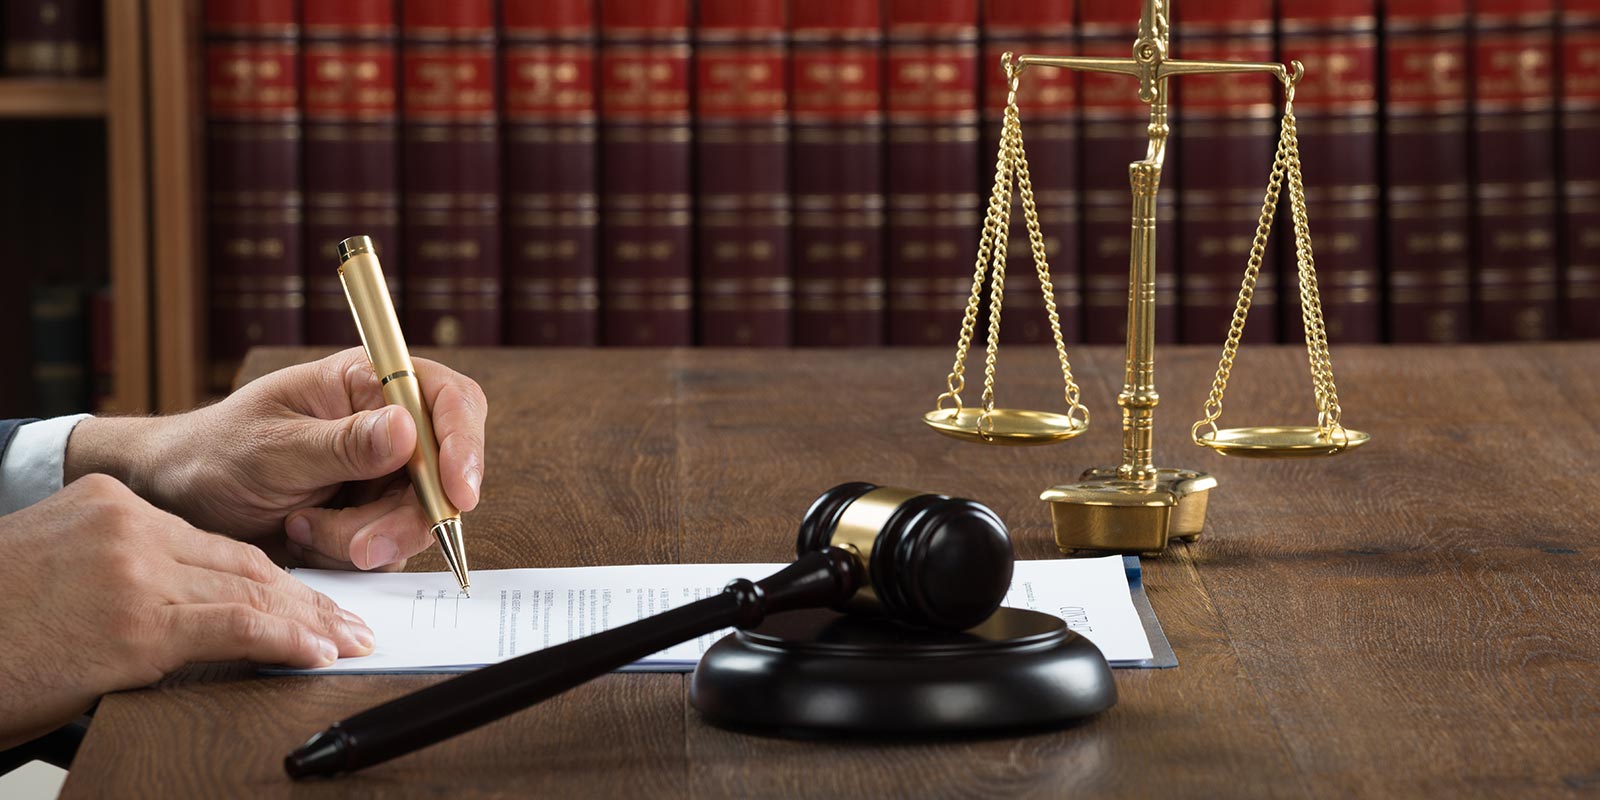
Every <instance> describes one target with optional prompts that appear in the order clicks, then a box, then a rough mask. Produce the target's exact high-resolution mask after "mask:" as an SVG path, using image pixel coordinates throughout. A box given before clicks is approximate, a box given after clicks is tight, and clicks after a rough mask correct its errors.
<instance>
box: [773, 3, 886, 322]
mask: <svg viewBox="0 0 1600 800" xmlns="http://www.w3.org/2000/svg"><path fill="white" fill-rule="evenodd" d="M790 13H791V14H792V17H791V19H790V27H791V30H792V31H793V39H794V43H793V50H792V53H793V55H792V59H793V72H794V75H793V81H794V83H793V86H794V89H793V98H792V106H793V109H794V112H793V114H794V123H793V131H794V146H793V149H792V150H791V157H792V158H793V167H792V169H791V170H790V174H791V176H792V180H793V186H792V189H793V197H794V208H795V218H794V246H793V250H792V252H793V258H794V273H795V312H794V316H795V325H794V328H795V333H794V336H795V344H798V345H802V346H846V345H848V346H873V345H881V344H883V334H884V327H883V325H884V313H883V312H884V281H883V233H884V205H883V202H884V197H883V119H884V97H883V90H882V84H881V79H882V75H883V70H882V69H881V67H882V64H881V60H882V54H881V52H880V48H881V47H882V45H883V20H882V13H881V10H880V8H879V6H878V4H877V3H862V2H857V1H856V0H808V1H807V2H802V3H795V4H793V5H792V6H791V11H790Z"/></svg>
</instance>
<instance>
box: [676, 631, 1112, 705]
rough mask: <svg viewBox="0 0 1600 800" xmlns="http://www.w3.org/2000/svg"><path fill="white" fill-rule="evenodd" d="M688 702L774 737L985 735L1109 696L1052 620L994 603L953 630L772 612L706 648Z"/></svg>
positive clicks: (1079, 644)
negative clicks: (976, 620) (973, 622)
mask: <svg viewBox="0 0 1600 800" xmlns="http://www.w3.org/2000/svg"><path fill="white" fill-rule="evenodd" d="M689 700H690V702H692V703H693V704H694V707H695V708H696V709H698V710H699V711H700V713H701V714H703V715H704V716H705V718H706V719H707V720H709V721H710V722H712V723H714V724H717V725H722V726H726V727H731V728H735V729H740V730H754V731H758V732H763V733H769V734H775V735H780V736H809V737H815V736H830V735H859V734H877V735H882V734H891V735H904V736H925V735H961V734H978V735H994V734H1005V733H1014V732H1021V731H1028V730H1039V729H1044V728H1051V727H1060V726H1063V725H1066V724H1069V723H1071V722H1074V721H1076V720H1079V719H1082V718H1084V717H1087V716H1089V715H1091V714H1095V713H1098V712H1100V711H1104V710H1106V709H1107V708H1110V707H1111V706H1112V705H1113V704H1115V703H1116V702H1117V687H1116V684H1115V683H1114V682H1113V681H1112V678H1111V668H1110V667H1109V666H1108V665H1107V664H1106V660H1105V657H1104V656H1102V655H1101V654H1100V651H1099V650H1098V649H1097V648H1096V647H1095V646H1094V644H1093V643H1091V642H1090V641H1089V640H1088V639H1085V638H1083V637H1082V636H1079V635H1078V634H1076V633H1073V632H1072V631H1071V630H1069V629H1068V628H1067V626H1066V623H1064V622H1062V621H1061V620H1060V619H1059V618H1057V617H1054V616H1051V615H1049V614H1041V613H1039V612H1037V611H1023V610H1018V609H1012V608H1002V609H1000V610H999V611H996V612H995V613H994V614H993V615H992V616H990V617H989V619H988V620H986V621H984V622H983V623H982V624H980V625H978V626H977V627H974V628H969V629H967V630H965V631H961V632H959V633H948V632H942V631H934V630H926V629H920V628H910V627H907V626H904V625H898V624H895V623H893V622H887V621H884V620H876V619H871V618H866V617H862V616H859V615H854V616H851V615H844V614H838V613H836V612H833V611H826V610H814V611H794V612H790V613H786V614H778V615H775V616H773V617H770V618H768V619H767V621H766V622H764V623H762V624H761V625H760V626H758V627H756V628H755V629H753V630H749V631H739V632H735V633H732V634H729V635H728V636H726V637H724V638H723V639H722V640H721V641H719V642H717V643H716V644H715V645H712V646H711V649H709V650H707V651H706V654H705V656H704V657H702V658H701V659H700V665H699V666H698V667H696V668H695V671H694V677H693V679H692V680H691V681H690V684H689Z"/></svg>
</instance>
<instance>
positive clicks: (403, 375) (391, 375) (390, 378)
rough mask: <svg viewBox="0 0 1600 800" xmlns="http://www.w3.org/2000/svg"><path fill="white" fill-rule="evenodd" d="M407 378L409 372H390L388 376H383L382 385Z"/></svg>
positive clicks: (407, 370)
mask: <svg viewBox="0 0 1600 800" xmlns="http://www.w3.org/2000/svg"><path fill="white" fill-rule="evenodd" d="M409 377H411V370H409V369H403V370H400V371H399V372H391V373H389V374H388V375H385V376H383V383H384V384H387V383H388V382H389V381H397V380H400V379H401V378H409Z"/></svg>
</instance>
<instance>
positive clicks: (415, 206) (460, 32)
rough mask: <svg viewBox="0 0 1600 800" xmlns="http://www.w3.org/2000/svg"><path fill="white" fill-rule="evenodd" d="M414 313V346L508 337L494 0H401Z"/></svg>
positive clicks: (407, 241) (406, 257)
mask: <svg viewBox="0 0 1600 800" xmlns="http://www.w3.org/2000/svg"><path fill="white" fill-rule="evenodd" d="M401 8H402V18H401V19H402V22H401V36H402V38H403V41H402V43H401V74H402V78H401V84H402V91H401V97H402V109H403V111H402V115H403V128H404V132H403V133H402V137H401V141H402V145H401V147H402V152H401V164H402V170H403V171H402V175H401V180H402V183H403V186H404V204H405V218H406V224H405V233H404V234H403V241H404V252H403V253H402V256H401V258H402V260H403V262H404V264H405V276H404V280H405V290H404V291H405V303H404V319H405V324H406V334H407V336H408V337H409V338H410V339H411V340H412V342H413V344H422V345H441V346H456V345H496V344H499V343H500V338H501V337H500V316H501V314H500V310H501V309H500V180H499V176H500V135H499V125H498V119H497V115H498V108H499V101H498V97H497V95H498V82H497V81H496V76H495V70H494V60H495V29H494V14H493V4H492V3H491V2H490V0H404V2H403V3H402V5H401Z"/></svg>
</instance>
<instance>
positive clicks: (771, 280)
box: [694, 0, 794, 347]
mask: <svg viewBox="0 0 1600 800" xmlns="http://www.w3.org/2000/svg"><path fill="white" fill-rule="evenodd" d="M787 5H788V4H787V3H786V2H784V0H700V2H699V12H700V15H699V19H698V21H697V24H696V27H695V34H694V40H695V41H694V47H695V50H694V66H695V94H694V98H695V173H696V175H695V177H696V181H695V184H696V198H695V200H696V202H695V227H696V233H697V235H698V237H699V243H698V248H697V252H698V253H699V259H698V261H699V264H698V269H697V270H696V274H695V286H696V289H697V294H698V297H697V300H696V308H697V310H698V316H699V320H698V322H699V329H700V343H701V344H703V345H711V346H733V345H737V346H747V347H748V346H753V347H784V346H788V345H789V344H790V343H791V342H792V341H793V338H794V337H793V331H792V322H793V321H792V318H791V312H792V309H793V304H794V277H793V272H792V270H791V269H790V267H789V228H790V225H791V213H790V206H789V59H788V54H787V52H786V49H787V40H788V30H787V26H788V20H787V14H786V13H785V11H786V6H787Z"/></svg>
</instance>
